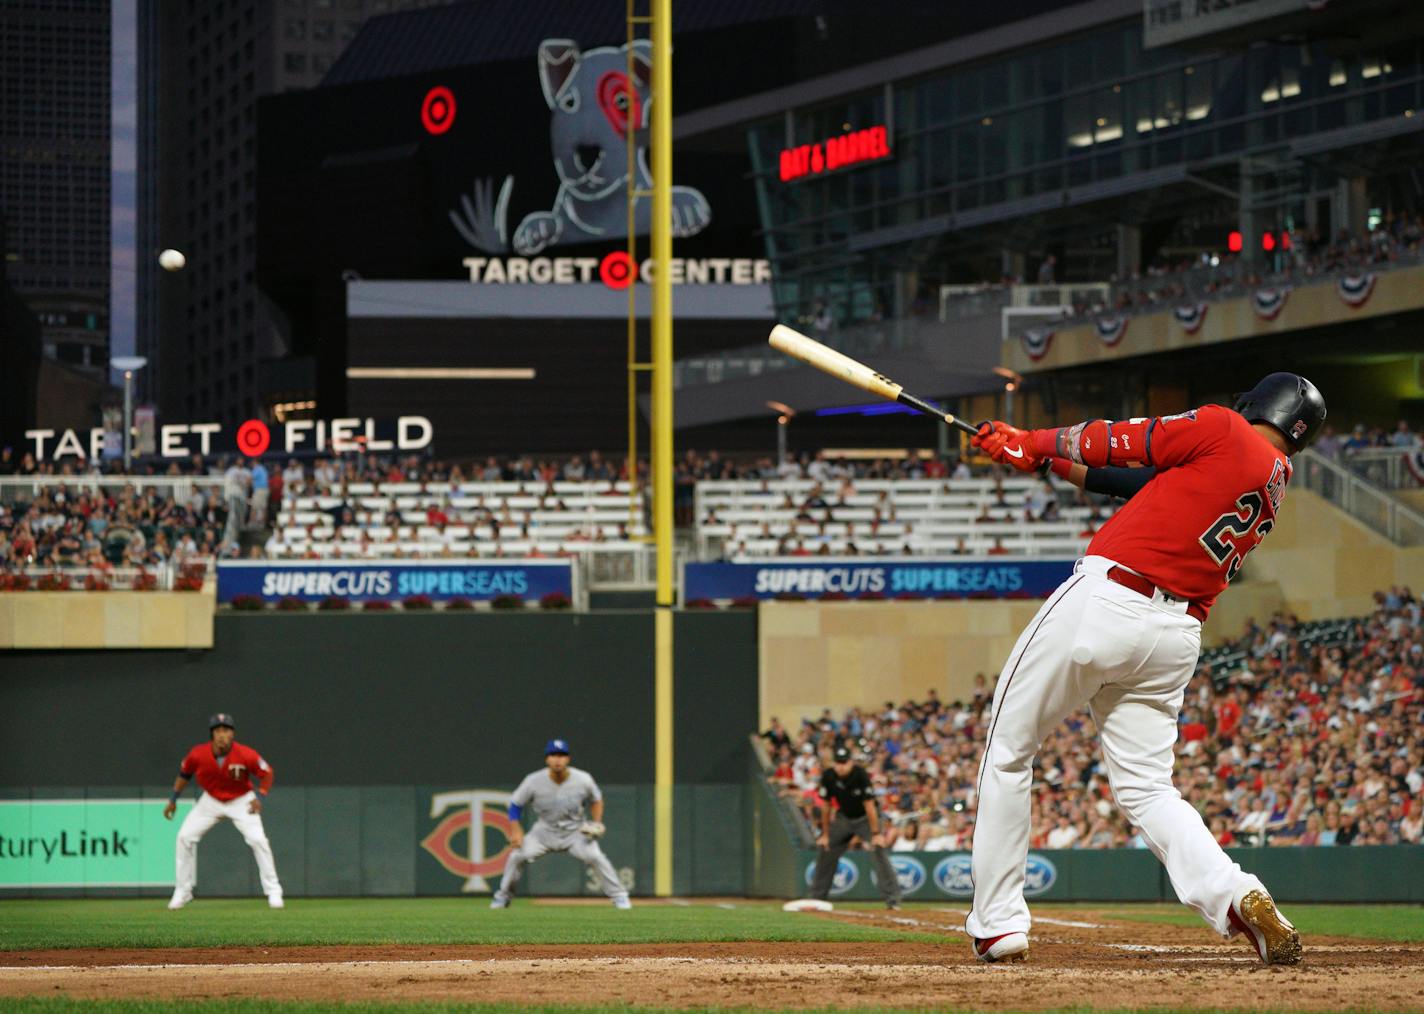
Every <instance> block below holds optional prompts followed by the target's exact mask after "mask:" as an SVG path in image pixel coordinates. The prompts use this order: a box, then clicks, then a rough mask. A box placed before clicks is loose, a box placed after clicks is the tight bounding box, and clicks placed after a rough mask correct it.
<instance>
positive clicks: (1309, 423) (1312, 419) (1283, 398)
mask: <svg viewBox="0 0 1424 1014" xmlns="http://www.w3.org/2000/svg"><path fill="white" fill-rule="evenodd" d="M1236 411H1238V412H1240V413H1241V414H1242V415H1244V416H1245V417H1246V421H1247V422H1253V423H1254V422H1263V423H1270V424H1271V425H1272V426H1274V427H1275V428H1276V429H1278V430H1280V431H1281V432H1282V433H1284V434H1285V438H1286V442H1287V443H1288V444H1290V447H1291V450H1292V451H1299V450H1301V449H1302V448H1304V447H1307V446H1308V445H1309V444H1310V442H1311V441H1312V440H1314V439H1315V437H1316V435H1317V434H1318V433H1319V432H1320V427H1321V426H1322V425H1324V423H1325V399H1324V398H1322V397H1321V396H1320V392H1319V391H1318V390H1316V387H1315V385H1314V384H1312V383H1311V382H1310V381H1308V380H1306V379H1305V378H1304V377H1299V376H1296V375H1295V374H1294V373H1272V374H1270V375H1268V376H1266V377H1263V378H1262V379H1261V381H1260V383H1258V384H1257V385H1256V386H1255V387H1253V388H1251V390H1249V391H1247V392H1246V393H1245V394H1243V395H1242V396H1241V397H1240V398H1238V399H1236Z"/></svg>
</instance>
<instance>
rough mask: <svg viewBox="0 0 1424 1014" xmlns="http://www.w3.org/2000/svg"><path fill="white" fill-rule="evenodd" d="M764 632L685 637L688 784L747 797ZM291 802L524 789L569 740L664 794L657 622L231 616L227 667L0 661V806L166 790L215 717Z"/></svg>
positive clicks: (645, 618) (109, 654) (716, 622)
mask: <svg viewBox="0 0 1424 1014" xmlns="http://www.w3.org/2000/svg"><path fill="white" fill-rule="evenodd" d="M756 622H757V621H756V615H755V613H754V612H752V611H748V610H731V611H727V612H687V613H679V614H677V615H676V617H675V624H676V626H675V640H674V644H675V650H676V658H675V666H676V681H677V682H676V693H675V699H674V709H675V726H674V732H675V743H676V748H677V754H676V770H675V779H676V781H678V782H684V783H688V784H723V785H737V786H740V785H741V784H742V782H743V780H744V778H745V775H746V771H745V764H744V751H745V736H746V734H747V733H748V731H750V730H751V729H752V728H753V727H754V726H755V724H756V720H757V715H756V681H757V662H756V652H757V644H756ZM214 711H227V712H230V713H232V714H233V715H235V716H236V718H237V723H238V727H237V736H238V739H239V740H240V741H241V742H244V743H248V744H249V745H252V746H255V747H257V748H258V749H259V750H261V751H262V753H263V754H264V756H265V757H266V758H267V759H268V760H269V762H270V763H271V764H272V766H273V767H274V768H275V769H276V772H277V786H278V789H279V790H280V789H281V788H283V787H284V786H291V785H323V786H366V785H455V786H459V785H500V784H509V785H511V786H512V785H514V784H517V783H518V781H519V779H520V778H522V777H523V776H524V775H525V774H527V773H528V772H530V771H532V770H534V769H535V768H536V767H539V766H540V765H541V764H542V762H543V745H544V742H545V741H546V740H548V739H549V738H550V737H552V736H562V737H564V738H566V739H568V740H569V742H570V743H571V744H572V747H573V751H574V754H573V762H574V764H575V765H577V766H580V767H584V768H587V769H588V770H589V771H591V772H592V773H593V774H594V776H595V777H596V778H598V779H599V780H600V781H601V782H606V783H610V784H624V785H637V784H644V783H646V784H651V783H652V782H653V780H654V771H653V745H654V744H653V616H652V612H651V611H650V610H643V611H628V612H605V613H569V612H558V613H550V612H528V613H428V614H426V613H409V614H400V613H391V614H360V613H357V614H331V613H327V614H322V613H293V614H270V613H269V614H244V613H229V614H220V615H219V616H218V617H217V620H216V623H215V637H214V646H213V649H212V650H211V651H83V650H79V651H66V652H49V651H13V652H5V653H3V654H0V787H4V786H10V787H29V786H125V785H130V786H131V785H135V784H140V785H156V784H165V783H167V782H168V781H169V780H170V779H171V778H172V776H173V774H174V773H176V771H177V769H178V762H179V761H180V760H181V759H182V757H183V754H184V753H185V752H186V751H187V750H188V748H189V747H191V746H192V745H193V744H194V743H197V742H201V741H202V740H204V739H206V738H207V716H208V715H209V714H211V713H212V712H214Z"/></svg>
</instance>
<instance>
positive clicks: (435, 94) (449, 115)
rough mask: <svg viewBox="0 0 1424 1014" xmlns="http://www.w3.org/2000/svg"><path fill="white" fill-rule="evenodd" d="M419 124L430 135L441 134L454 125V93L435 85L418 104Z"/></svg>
mask: <svg viewBox="0 0 1424 1014" xmlns="http://www.w3.org/2000/svg"><path fill="white" fill-rule="evenodd" d="M420 123H421V125H422V126H423V127H425V129H426V130H427V131H428V132H429V133H431V134H443V133H445V131H447V130H449V129H450V128H451V127H452V126H454V124H455V93H454V92H452V91H451V90H450V89H449V88H446V87H445V86H444V85H436V86H435V87H434V88H432V89H430V91H428V92H426V93H425V100H424V101H423V102H421V104H420Z"/></svg>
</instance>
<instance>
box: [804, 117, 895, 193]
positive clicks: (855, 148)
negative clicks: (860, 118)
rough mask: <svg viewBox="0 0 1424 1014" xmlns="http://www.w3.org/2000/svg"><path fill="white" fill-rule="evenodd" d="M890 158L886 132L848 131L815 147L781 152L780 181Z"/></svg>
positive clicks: (880, 128)
mask: <svg viewBox="0 0 1424 1014" xmlns="http://www.w3.org/2000/svg"><path fill="white" fill-rule="evenodd" d="M890 155H891V151H890V131H889V130H888V129H887V128H885V127H883V126H876V127H867V128H866V129H864V130H852V131H851V132H850V133H848V134H842V135H840V136H839V137H831V138H827V139H826V140H825V141H819V142H817V143H816V144H802V145H798V146H797V147H795V148H783V149H782V152H781V181H782V182H783V183H789V182H791V181H792V180H799V179H803V178H804V177H807V176H820V175H822V174H823V173H829V172H835V171H836V170H837V169H849V168H850V167H852V166H858V165H864V164H866V163H867V162H879V161H880V160H882V159H887V158H889V157H890Z"/></svg>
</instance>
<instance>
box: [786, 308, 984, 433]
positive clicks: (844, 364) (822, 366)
mask: <svg viewBox="0 0 1424 1014" xmlns="http://www.w3.org/2000/svg"><path fill="white" fill-rule="evenodd" d="M767 341H769V342H770V343H771V347H772V348H774V349H778V350H779V351H781V352H785V353H786V354H787V355H788V356H792V357H794V358H796V359H799V360H801V361H802V362H803V363H806V364H808V365H810V366H814V367H815V368H816V369H818V370H823V371H824V372H826V373H829V374H830V375H831V376H833V377H837V378H839V379H841V380H844V381H845V382H846V383H847V384H854V385H855V386H856V387H859V388H861V389H862V390H865V391H869V392H870V393H871V394H873V395H876V396H878V397H881V398H885V399H887V400H889V401H897V402H899V403H900V404H901V405H908V406H909V407H910V408H913V409H915V410H916V411H917V412H923V413H924V414H925V415H929V416H934V417H935V418H936V419H941V420H943V421H944V422H946V423H948V424H949V425H951V426H955V427H957V428H959V429H961V430H963V431H964V432H965V433H968V434H969V435H970V436H973V435H974V434H975V433H978V432H979V430H978V428H977V427H975V426H974V425H972V424H971V423H967V422H965V421H964V420H963V419H959V418H956V417H955V416H953V415H950V414H949V413H948V412H941V411H940V410H939V409H937V408H935V407H934V406H933V405H931V404H930V403H929V402H927V401H924V400H923V399H921V398H916V397H915V396H914V395H913V394H908V393H906V391H905V389H904V388H903V387H901V386H900V385H899V384H897V383H895V382H894V381H893V380H891V379H890V378H889V377H882V376H881V375H880V374H878V373H876V372H875V371H874V370H872V369H871V368H870V367H869V366H866V365H865V364H864V363H858V362H856V361H855V360H854V359H852V358H851V357H850V356H847V355H843V354H842V353H840V352H837V351H836V350H835V349H831V348H827V347H826V346H824V345H822V344H821V343H820V342H818V341H816V340H815V339H814V338H808V337H806V336H805V335H804V334H802V333H801V332H799V331H793V330H792V329H791V328H789V327H787V326H786V325H785V324H778V325H776V327H774V328H772V329H771V337H770V338H768V339H767Z"/></svg>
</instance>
